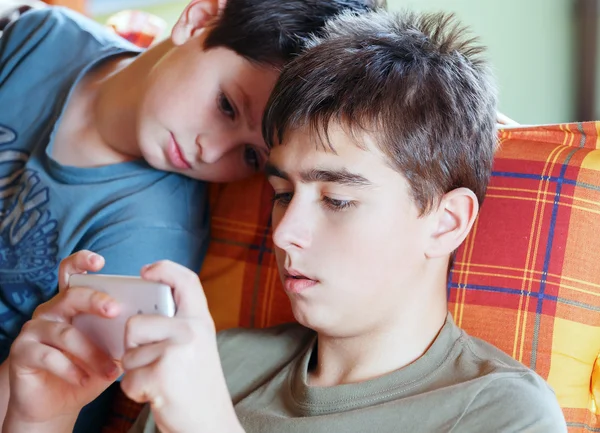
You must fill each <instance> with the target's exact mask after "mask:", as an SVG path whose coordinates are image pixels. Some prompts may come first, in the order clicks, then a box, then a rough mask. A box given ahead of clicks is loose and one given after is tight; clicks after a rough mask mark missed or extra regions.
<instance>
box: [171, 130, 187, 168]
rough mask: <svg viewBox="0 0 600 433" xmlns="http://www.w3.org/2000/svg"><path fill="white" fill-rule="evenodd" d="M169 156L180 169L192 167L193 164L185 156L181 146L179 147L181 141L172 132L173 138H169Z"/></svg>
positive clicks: (172, 162) (174, 165)
mask: <svg viewBox="0 0 600 433" xmlns="http://www.w3.org/2000/svg"><path fill="white" fill-rule="evenodd" d="M167 157H168V158H169V161H170V162H171V164H172V165H173V167H175V168H178V169H180V170H189V169H190V168H192V165H191V164H190V163H189V162H188V161H187V160H186V159H185V157H184V156H183V153H182V152H181V148H180V147H179V143H177V141H176V140H175V137H174V136H173V134H172V133H171V139H170V140H169V147H168V149H167Z"/></svg>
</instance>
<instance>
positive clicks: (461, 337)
mask: <svg viewBox="0 0 600 433" xmlns="http://www.w3.org/2000/svg"><path fill="white" fill-rule="evenodd" d="M462 33H463V30H462V28H461V27H460V26H458V25H456V24H455V23H454V21H453V19H452V18H451V17H449V16H446V15H423V16H420V15H414V14H398V15H396V14H387V13H384V12H379V13H372V14H366V15H362V16H350V15H345V16H342V17H340V18H338V19H336V20H334V21H332V22H330V23H329V24H328V25H327V27H326V32H325V35H324V36H323V37H322V38H316V39H315V40H314V42H313V44H312V47H311V48H310V49H309V50H308V51H307V52H306V53H304V54H302V55H301V56H300V57H298V58H297V59H295V60H294V61H292V62H291V63H290V64H289V65H288V66H287V67H286V68H285V70H284V72H283V74H282V76H281V78H280V80H279V82H278V84H277V85H276V86H275V90H274V93H273V95H272V99H271V101H270V103H269V105H268V108H267V110H266V115H265V118H264V124H263V129H264V135H265V137H266V141H267V143H270V144H272V145H273V149H272V152H271V155H270V157H269V162H268V164H267V168H266V171H267V175H268V177H269V181H270V183H271V184H272V185H273V188H274V190H275V203H274V207H273V228H274V233H273V240H274V244H275V247H276V256H277V263H278V266H279V271H280V275H281V278H282V280H283V285H284V289H285V291H286V293H287V294H288V295H289V298H290V301H291V304H292V309H293V312H294V316H295V318H296V319H297V321H298V322H299V324H292V325H286V326H280V327H276V328H272V329H266V330H231V331H226V332H223V333H221V334H219V336H218V337H216V336H215V330H214V323H213V322H212V320H211V316H210V313H209V311H208V308H207V305H206V299H205V298H204V296H203V294H202V291H201V290H200V282H199V281H198V278H197V276H196V275H195V274H194V273H191V272H189V271H188V270H186V269H185V268H182V267H181V266H178V265H176V264H173V263H170V262H164V261H163V262H159V263H155V264H152V265H149V266H146V267H144V268H143V269H142V271H141V275H142V277H143V278H145V279H148V280H152V281H162V282H164V283H167V284H169V285H170V286H171V287H173V288H174V293H175V297H176V300H177V305H178V312H177V314H176V316H175V317H174V318H159V317H150V316H135V317H133V318H132V319H130V321H129V322H128V325H127V330H126V346H127V351H126V354H125V356H124V358H123V360H122V367H123V369H124V371H125V376H124V379H123V382H122V388H123V390H124V391H125V393H126V394H127V395H129V396H130V397H131V398H132V399H134V400H135V401H138V402H148V403H150V404H149V406H148V409H147V410H146V412H145V413H144V415H143V416H142V417H141V418H140V420H139V422H138V424H137V425H136V426H135V427H134V431H135V432H141V431H144V432H145V433H150V432H154V431H155V430H156V429H157V428H158V429H159V430H160V431H163V432H170V431H181V432H187V431H189V432H214V431H219V432H221V431H222V432H225V431H227V432H238V431H246V432H256V433H258V432H260V433H270V432H273V433H296V432H297V433H305V432H315V433H319V432H323V433H325V432H327V433H329V432H349V433H352V432H356V433H364V432H390V433H391V432H397V431H407V432H412V431H423V432H450V431H460V432H481V431H490V432H515V431H528V432H539V433H554V432H557V433H558V432H566V425H565V421H564V417H563V415H562V412H561V409H560V407H559V405H558V403H557V401H556V397H555V396H554V394H553V392H552V390H551V389H550V387H549V386H548V385H547V384H546V383H545V382H544V380H543V379H542V378H541V377H539V376H538V375H537V374H535V373H534V372H533V371H531V370H529V369H528V368H526V367H525V366H524V365H522V364H520V363H519V362H517V361H515V360H514V359H512V358H511V357H509V356H508V355H506V354H504V353H503V352H501V351H500V350H498V349H497V348H495V347H493V346H491V345H489V344H487V343H485V342H483V341H481V340H479V339H476V338H473V337H470V336H469V335H467V334H466V333H465V332H464V331H462V330H461V329H459V328H458V327H457V326H456V324H455V323H454V322H453V320H452V317H451V316H450V314H449V313H448V310H447V300H446V279H447V267H448V262H449V260H450V257H451V254H452V252H453V251H454V250H455V249H456V248H457V247H458V246H459V245H460V244H461V242H462V241H463V240H464V239H465V237H466V236H467V234H468V233H469V231H470V229H471V227H472V226H473V223H474V221H475V218H476V216H477V213H478V210H479V204H480V202H481V201H482V200H483V197H484V194H485V190H486V186H487V182H488V179H489V175H490V170H491V166H492V159H493V155H494V150H495V148H496V131H495V118H496V112H495V108H496V95H495V89H494V86H493V82H492V79H491V76H490V73H489V70H488V66H487V63H486V62H485V61H483V60H482V59H481V58H480V51H481V49H480V48H479V47H478V46H476V45H475V43H474V42H473V41H468V42H466V41H465V40H464V37H463V35H462ZM93 257H94V255H93V253H90V252H89V251H87V252H86V251H84V252H79V253H77V254H75V255H73V256H71V257H70V258H68V259H66V260H65V261H64V262H63V265H62V266H63V272H64V273H65V274H72V273H76V272H82V271H84V270H88V269H90V265H89V263H90V260H91V259H92V258H93ZM118 310H119V306H118V305H117V304H116V303H115V302H114V301H113V300H111V299H109V298H108V297H107V296H106V295H102V294H99V293H97V292H93V291H90V290H86V289H82V288H77V287H75V288H69V289H68V290H66V291H65V292H64V293H62V294H61V295H59V296H58V297H56V298H55V299H54V300H52V301H51V302H49V303H47V304H45V305H44V306H42V307H40V308H39V310H38V312H37V313H36V317H35V318H34V319H33V320H32V321H31V322H30V323H29V326H28V327H27V330H26V331H24V332H23V333H22V334H21V336H20V337H19V338H18V339H17V342H16V343H15V345H14V347H13V352H12V354H11V387H12V388H11V401H10V404H9V411H8V415H7V419H6V421H5V428H6V427H7V426H8V429H7V431H10V432H15V433H17V432H21V431H23V432H25V431H30V430H28V428H31V426H32V425H36V426H40V425H42V426H44V427H45V428H46V430H45V431H47V432H53V431H57V432H58V431H61V429H64V430H66V429H67V428H68V427H69V426H70V425H71V424H70V423H72V419H73V416H74V415H73V414H75V413H76V412H77V410H78V408H79V407H81V405H82V404H83V403H85V401H86V399H89V398H90V396H93V395H95V394H97V393H98V392H100V390H101V389H102V387H104V386H106V384H107V383H108V382H109V381H110V380H111V378H112V377H114V376H115V375H117V374H119V373H120V370H119V368H117V367H116V366H114V365H113V366H111V364H110V362H109V360H107V359H106V357H105V356H103V355H95V354H94V356H92V354H91V352H92V350H93V347H92V346H91V344H90V343H89V342H87V340H86V339H85V337H84V336H83V335H81V334H79V333H78V332H77V330H75V329H74V328H72V327H71V326H70V325H69V323H70V321H71V319H72V317H73V316H74V315H76V314H77V313H78V312H82V311H83V312H96V314H99V315H101V316H105V317H113V316H114V315H116V314H118ZM57 318H59V319H57ZM57 320H60V322H57ZM49 329H54V333H49V332H48V331H47V330H49ZM61 330H62V331H63V332H60V331H61ZM66 331H68V332H66ZM215 337H216V338H215ZM65 352H66V353H68V354H69V355H70V356H69V357H67V356H65V354H64V353H65ZM73 358H75V359H77V360H78V362H77V363H75V362H73V361H72V359H73ZM49 378H51V380H52V382H51V384H50V385H51V386H46V388H43V387H42V385H43V384H44V383H47V382H46V381H48V380H49ZM42 389H43V391H42ZM59 393H62V394H65V393H66V394H68V395H70V396H71V397H72V398H71V399H70V400H69V401H68V402H67V403H63V405H62V406H60V407H59V406H55V407H49V406H47V405H46V406H45V409H46V412H45V413H43V414H40V412H39V411H35V403H34V402H32V400H33V399H37V400H38V401H42V400H41V399H42V398H43V399H45V400H44V401H53V397H55V396H56V395H58V394H59ZM13 396H14V398H13ZM150 410H151V411H152V415H151V416H150V417H149V419H148V412H149V411H150Z"/></svg>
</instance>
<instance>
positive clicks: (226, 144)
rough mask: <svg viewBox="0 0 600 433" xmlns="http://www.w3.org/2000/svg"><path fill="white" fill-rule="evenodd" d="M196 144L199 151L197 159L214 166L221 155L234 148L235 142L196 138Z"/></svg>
mask: <svg viewBox="0 0 600 433" xmlns="http://www.w3.org/2000/svg"><path fill="white" fill-rule="evenodd" d="M196 144H197V145H198V149H199V150H200V152H199V153H200V154H199V158H200V160H202V162H204V163H205V164H214V163H215V162H217V161H218V160H219V159H221V158H222V157H223V155H225V154H227V153H229V152H230V151H231V150H232V149H234V148H235V147H236V142H235V140H232V139H227V138H218V139H208V138H206V137H198V139H197V140H196Z"/></svg>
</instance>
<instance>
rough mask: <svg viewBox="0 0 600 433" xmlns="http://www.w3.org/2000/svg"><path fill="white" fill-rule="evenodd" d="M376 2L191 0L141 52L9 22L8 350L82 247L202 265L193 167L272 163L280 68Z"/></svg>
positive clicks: (226, 173) (67, 20)
mask: <svg viewBox="0 0 600 433" xmlns="http://www.w3.org/2000/svg"><path fill="white" fill-rule="evenodd" d="M221 3H223V2H221ZM368 3H369V1H368V0H330V1H314V0H289V1H285V2H282V1H280V0H229V1H227V3H226V5H224V6H222V7H221V8H219V6H218V5H217V1H215V0H197V1H194V2H192V3H190V4H189V5H188V6H187V7H186V8H185V10H184V11H183V13H182V15H181V17H180V19H179V21H178V22H177V24H176V25H175V26H174V28H173V31H172V34H171V38H170V39H168V40H165V41H163V42H161V43H159V44H157V45H156V46H154V47H152V48H150V49H148V50H147V51H145V52H143V53H142V52H141V50H140V49H138V48H137V47H135V46H133V45H131V44H130V43H128V42H127V41H125V40H123V39H121V38H119V37H118V36H116V35H114V34H112V33H111V32H110V31H109V30H108V29H105V28H104V27H103V26H101V25H99V24H97V23H95V22H93V21H91V20H89V19H87V18H85V17H83V16H81V15H79V14H77V13H74V12H72V11H69V10H67V9H64V8H52V7H49V8H44V9H41V10H36V11H30V12H27V13H25V14H24V15H23V16H22V17H21V18H20V19H18V20H17V21H15V22H14V23H12V24H11V25H10V26H9V27H8V28H7V29H6V31H5V32H4V33H3V35H2V37H1V38H0V362H2V361H4V360H5V359H6V357H7V356H8V353H9V349H10V345H11V343H12V341H13V340H14V338H15V337H16V335H17V334H18V333H19V331H20V329H21V326H22V325H23V323H24V322H25V321H27V320H28V319H30V318H31V315H32V313H33V310H34V309H35V308H36V307H37V306H38V305H39V304H40V303H42V302H45V301H46V300H48V299H49V298H51V297H52V296H53V295H54V294H56V291H57V266H58V263H59V262H60V260H61V259H63V258H65V257H67V256H68V255H70V254H71V253H73V252H75V251H77V250H81V249H90V250H93V251H96V252H98V253H100V254H101V255H102V256H104V257H105V258H106V266H105V267H104V269H103V270H102V272H103V273H107V274H108V273H110V274H124V275H137V274H138V273H139V270H140V268H141V267H142V266H143V265H144V264H146V263H151V262H154V261H156V260H161V259H169V260H173V261H175V262H178V263H180V264H182V265H184V266H186V267H188V268H190V269H193V270H198V269H199V267H200V264H201V262H202V259H203V256H204V252H205V249H206V244H207V238H208V237H207V231H208V227H207V223H208V215H207V206H206V187H205V184H204V183H203V182H197V181H196V180H203V181H217V182H225V181H231V180H236V179H241V178H244V177H247V176H249V175H251V174H252V173H255V172H257V171H259V170H261V169H262V168H263V166H264V163H265V161H266V159H267V154H268V151H269V148H268V146H267V145H266V144H265V142H264V140H263V138H262V133H261V118H262V112H263V110H264V107H265V105H266V102H267V99H268V97H269V94H270V92H271V89H272V88H273V85H274V84H275V81H276V79H277V77H278V75H279V70H280V68H281V67H282V66H283V64H284V63H285V62H286V61H288V60H289V59H290V58H292V57H293V56H294V55H296V54H297V53H298V52H300V51H301V50H302V48H303V46H304V42H305V41H306V39H307V37H308V35H309V34H310V33H311V32H314V31H318V29H319V28H320V27H321V26H322V25H323V23H324V21H325V20H326V19H327V18H329V17H331V16H333V15H334V14H336V13H338V12H340V11H341V10H343V9H348V8H350V9H354V10H356V11H364V10H366V9H368V8H369V7H368V6H367V4H368ZM3 367H5V366H4V365H2V366H0V383H1V381H2V380H4V378H6V375H5V374H4V373H5V372H4V371H3ZM4 369H5V368H4ZM7 397H8V396H5V398H7ZM2 400H4V399H2V398H0V404H3V401H2ZM81 429H82V430H81V431H86V432H91V431H93V429H92V427H91V426H88V427H85V428H84V427H81Z"/></svg>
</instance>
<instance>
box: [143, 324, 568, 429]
mask: <svg viewBox="0 0 600 433" xmlns="http://www.w3.org/2000/svg"><path fill="white" fill-rule="evenodd" d="M218 340H219V352H220V355H221V361H222V365H223V371H224V373H225V378H226V379H227V385H228V387H229V391H230V393H231V397H232V401H233V404H234V406H235V411H236V413H237V416H238V418H239V420H240V422H241V424H242V426H243V427H244V428H245V430H246V432H248V433H337V432H343V433H367V432H377V433H386V432H390V433H391V432H461V433H462V432H476V433H480V432H494V433H500V432H510V433H514V432H531V433H538V432H539V433H558V432H566V431H567V428H566V424H565V420H564V417H563V414H562V411H561V409H560V407H559V405H558V402H557V400H556V397H555V395H554V393H553V391H552V390H551V388H550V387H549V386H548V384H547V383H546V382H545V381H544V380H543V379H542V378H541V377H540V376H538V375H537V374H536V373H534V372H533V371H532V370H530V369H528V368H526V367H525V366H524V365H522V364H521V363H519V362H517V361H515V360H514V359H513V358H511V357H510V356H508V355H506V354H505V353H503V352H502V351H500V350H499V349H497V348H495V347H494V346H492V345H490V344H488V343H485V342H484V341H482V340H479V339H477V338H474V337H470V336H469V335H467V334H466V333H465V332H464V331H463V330H461V329H460V328H458V327H457V326H456V325H455V324H454V321H453V320H452V318H451V316H450V315H448V319H447V320H446V323H445V324H444V326H443V327H442V329H441V331H440V333H439V334H438V336H437V338H436V340H435V341H434V342H433V344H432V345H431V347H430V348H429V349H428V350H427V352H426V353H425V354H424V355H423V356H422V357H421V358H419V359H418V360H416V361H415V362H413V363H412V364H410V365H408V366H406V367H404V368H401V369H399V370H396V371H394V372H391V373H389V374H386V375H383V376H381V377H378V378H376V379H373V380H368V381H365V382H361V383H356V384H348V385H339V386H333V387H311V386H308V385H307V383H308V381H307V376H308V369H309V365H310V361H311V355H312V354H313V352H314V349H315V347H316V334H315V332H313V331H311V330H309V329H306V328H304V327H302V326H300V325H297V324H293V325H284V326H279V327H275V328H271V329H263V330H229V331H225V332H223V333H221V334H219V337H218ZM198 368H202V366H201V365H199V366H198ZM155 431H156V427H155V424H154V422H153V419H152V416H151V415H150V416H149V410H147V409H145V410H144V412H143V413H142V414H141V415H140V418H139V419H138V422H137V423H136V425H135V426H134V427H133V429H132V430H131V433H140V432H143V433H154V432H155Z"/></svg>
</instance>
